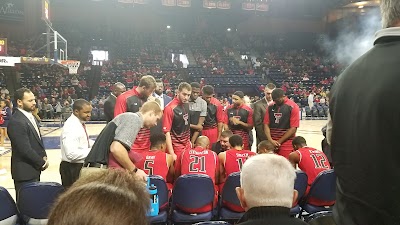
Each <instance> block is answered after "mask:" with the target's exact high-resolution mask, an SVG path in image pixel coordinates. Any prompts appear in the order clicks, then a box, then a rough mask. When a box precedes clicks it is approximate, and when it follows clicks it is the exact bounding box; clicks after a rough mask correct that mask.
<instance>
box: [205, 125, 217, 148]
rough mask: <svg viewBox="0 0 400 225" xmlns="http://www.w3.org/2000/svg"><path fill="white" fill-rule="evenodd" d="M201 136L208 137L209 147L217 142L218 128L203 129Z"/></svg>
mask: <svg viewBox="0 0 400 225" xmlns="http://www.w3.org/2000/svg"><path fill="white" fill-rule="evenodd" d="M201 134H202V135H203V136H207V137H208V139H209V140H210V146H211V145H212V144H214V143H215V142H217V141H218V128H217V127H214V128H209V129H204V130H202V131H201Z"/></svg>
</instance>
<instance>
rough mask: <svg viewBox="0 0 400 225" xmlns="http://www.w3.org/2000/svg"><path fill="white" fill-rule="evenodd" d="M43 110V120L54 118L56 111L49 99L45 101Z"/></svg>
mask: <svg viewBox="0 0 400 225" xmlns="http://www.w3.org/2000/svg"><path fill="white" fill-rule="evenodd" d="M41 110H42V112H41V115H43V119H52V118H53V114H54V109H53V106H51V104H50V103H49V100H48V99H47V98H45V99H43V103H42V108H41Z"/></svg>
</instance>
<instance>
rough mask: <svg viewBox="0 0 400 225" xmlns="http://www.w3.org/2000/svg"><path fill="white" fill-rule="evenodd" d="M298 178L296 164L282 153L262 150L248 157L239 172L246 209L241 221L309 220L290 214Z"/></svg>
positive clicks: (298, 223) (245, 224) (297, 224)
mask: <svg viewBox="0 0 400 225" xmlns="http://www.w3.org/2000/svg"><path fill="white" fill-rule="evenodd" d="M295 179H296V173H295V171H294V168H293V166H292V165H291V164H290V162H289V161H288V160H287V159H286V158H284V157H282V156H279V155H274V154H260V155H256V156H253V157H251V158H249V159H248V160H246V162H245V163H244V165H243V167H242V172H241V173H240V187H237V188H236V193H237V196H238V198H239V201H240V204H241V205H242V207H243V208H244V210H245V211H246V213H245V214H244V215H243V217H242V218H241V219H240V221H239V224H240V225H250V224H260V225H261V224H263V225H268V224H271V225H272V224H290V225H305V224H307V223H305V222H303V221H302V220H300V219H297V218H293V217H290V214H289V213H290V208H291V207H292V204H293V201H295V199H297V191H296V190H294V180H295ZM266 184H268V185H266Z"/></svg>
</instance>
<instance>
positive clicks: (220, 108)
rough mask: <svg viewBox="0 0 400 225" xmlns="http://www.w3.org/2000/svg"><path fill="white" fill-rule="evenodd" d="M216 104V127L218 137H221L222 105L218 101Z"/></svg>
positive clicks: (222, 127)
mask: <svg viewBox="0 0 400 225" xmlns="http://www.w3.org/2000/svg"><path fill="white" fill-rule="evenodd" d="M216 106H217V129H218V139H217V140H219V139H220V137H221V133H222V129H224V107H222V104H221V103H219V102H218V104H217V105H216Z"/></svg>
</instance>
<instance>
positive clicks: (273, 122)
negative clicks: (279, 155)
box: [264, 98, 300, 151]
mask: <svg viewBox="0 0 400 225" xmlns="http://www.w3.org/2000/svg"><path fill="white" fill-rule="evenodd" d="M264 124H268V126H269V129H270V131H271V137H272V139H273V140H279V139H280V138H281V137H282V136H283V135H284V134H285V133H286V132H287V131H288V130H289V129H290V128H291V127H299V125H300V109H299V106H298V105H297V104H296V103H295V102H293V101H292V100H290V99H288V98H285V101H284V103H283V105H281V106H278V105H277V104H276V103H274V104H273V105H270V106H268V109H267V110H266V113H265V116H264ZM295 136H296V134H293V136H292V137H290V138H289V139H288V140H286V141H285V142H284V143H282V145H281V147H280V150H281V149H284V150H288V151H292V150H293V146H292V139H293V138H294V137H295Z"/></svg>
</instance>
